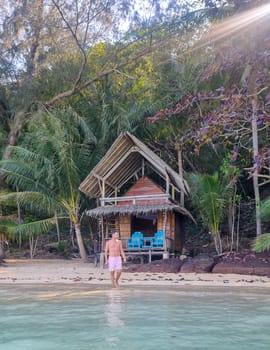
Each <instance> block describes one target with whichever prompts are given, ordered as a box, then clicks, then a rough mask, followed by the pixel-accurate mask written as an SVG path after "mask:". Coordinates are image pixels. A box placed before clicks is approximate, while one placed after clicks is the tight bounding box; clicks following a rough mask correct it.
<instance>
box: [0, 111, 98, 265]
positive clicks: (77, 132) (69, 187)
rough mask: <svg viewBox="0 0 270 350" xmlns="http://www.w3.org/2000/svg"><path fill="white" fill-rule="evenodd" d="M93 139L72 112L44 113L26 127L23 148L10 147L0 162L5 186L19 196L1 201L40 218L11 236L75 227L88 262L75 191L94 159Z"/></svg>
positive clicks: (78, 203)
mask: <svg viewBox="0 0 270 350" xmlns="http://www.w3.org/2000/svg"><path fill="white" fill-rule="evenodd" d="M95 142H96V140H95V137H94V136H93V134H92V133H91V131H90V130H89V128H88V127H87V125H86V123H85V122H84V120H83V118H81V117H80V116H78V115H77V114H76V113H75V112H74V111H73V110H71V109H69V108H67V109H65V110H60V111H54V112H53V113H51V112H49V111H46V113H41V114H40V115H39V116H37V118H35V121H33V122H32V123H31V124H30V125H29V131H28V133H27V134H26V136H25V138H24V140H23V144H22V146H20V147H19V146H17V147H10V150H9V151H10V152H11V157H10V158H9V159H7V160H3V161H1V162H0V167H1V170H2V171H3V172H4V173H5V174H6V181H7V183H8V184H9V185H10V186H11V187H12V188H13V189H14V190H15V189H19V191H18V192H13V193H9V194H5V195H2V196H1V197H0V201H1V202H2V203H5V204H7V203H9V202H10V203H14V202H17V203H19V205H20V206H21V207H22V208H24V209H25V210H29V211H34V212H35V213H37V214H38V215H39V217H41V220H36V221H35V222H31V223H26V224H20V225H18V226H16V228H13V232H14V233H16V232H20V233H22V234H28V235H29V234H39V233H42V232H46V231H48V229H49V228H50V227H51V226H52V225H54V224H55V223H56V220H57V219H58V218H60V219H69V220H70V222H71V223H72V224H73V225H74V229H75V234H76V239H77V244H78V247H79V251H80V255H81V258H82V259H83V260H86V259H87V254H86V250H85V247H84V244H83V240H82V235H81V228H80V221H81V199H82V194H81V193H80V191H79V189H78V188H79V185H80V183H81V181H82V180H83V179H84V178H85V176H86V174H87V173H88V172H89V170H90V169H89V167H90V166H91V161H92V158H93V157H94V145H95Z"/></svg>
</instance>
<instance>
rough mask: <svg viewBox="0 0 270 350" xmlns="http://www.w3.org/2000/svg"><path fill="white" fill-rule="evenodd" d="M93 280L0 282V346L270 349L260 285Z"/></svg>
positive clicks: (18, 349) (269, 314)
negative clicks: (105, 285) (112, 284)
mask: <svg viewBox="0 0 270 350" xmlns="http://www.w3.org/2000/svg"><path fill="white" fill-rule="evenodd" d="M90 288H91V290H90ZM100 288H101V287H98V286H96V287H95V288H94V289H93V286H91V287H90V286H78V285H76V286H70V285H69V286H64V285H62V286H57V287H55V286H45V287H44V286H16V285H13V286H2V287H1V289H0V350H67V349H69V350H71V349H72V350H73V349H74V350H75V349H77V350H86V349H87V350H90V349H96V350H101V349H102V350H105V349H109V350H113V349H118V350H133V349H134V350H141V349H144V350H152V349H153V350H154V349H160V350H163V349H164V350H165V349H166V350H167V349H181V350H185V349H192V350H197V349H200V350H212V349H215V350H216V349H219V350H228V349H229V350H234V349H235V350H236V349H237V350H242V349H243V350H251V349H252V350H264V349H265V350H269V349H270V293H269V292H270V291H268V290H267V289H244V287H243V288H241V289H240V288H230V287H227V288H226V289H224V288H205V287H204V288H202V287H192V288H191V287H181V288H180V287H177V288H172V287H169V290H167V289H166V288H164V287H158V288H157V287H154V290H153V289H152V288H149V287H148V288H145V287H144V288H138V287H136V288H131V287H123V288H122V289H121V290H110V289H100Z"/></svg>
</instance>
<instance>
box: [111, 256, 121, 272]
mask: <svg viewBox="0 0 270 350" xmlns="http://www.w3.org/2000/svg"><path fill="white" fill-rule="evenodd" d="M108 262H109V271H110V272H112V271H120V270H122V259H121V256H109V261H108Z"/></svg>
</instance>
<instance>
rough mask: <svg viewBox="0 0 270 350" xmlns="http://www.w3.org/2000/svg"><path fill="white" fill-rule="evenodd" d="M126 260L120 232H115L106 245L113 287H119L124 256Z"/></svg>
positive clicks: (106, 261) (106, 256)
mask: <svg viewBox="0 0 270 350" xmlns="http://www.w3.org/2000/svg"><path fill="white" fill-rule="evenodd" d="M121 257H122V258H123V261H124V262H126V261H127V260H126V256H125V253H124V250H123V246H122V242H121V241H120V240H119V233H118V232H114V233H113V234H112V238H111V239H110V240H109V241H107V242H106V245H105V264H108V265H109V271H110V274H111V281H112V287H113V288H117V287H119V283H118V282H119V279H120V276H121V272H122V258H121Z"/></svg>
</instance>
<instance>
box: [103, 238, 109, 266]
mask: <svg viewBox="0 0 270 350" xmlns="http://www.w3.org/2000/svg"><path fill="white" fill-rule="evenodd" d="M108 254H109V242H108V241H107V242H106V244H105V251H104V255H105V264H108Z"/></svg>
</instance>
